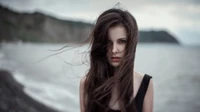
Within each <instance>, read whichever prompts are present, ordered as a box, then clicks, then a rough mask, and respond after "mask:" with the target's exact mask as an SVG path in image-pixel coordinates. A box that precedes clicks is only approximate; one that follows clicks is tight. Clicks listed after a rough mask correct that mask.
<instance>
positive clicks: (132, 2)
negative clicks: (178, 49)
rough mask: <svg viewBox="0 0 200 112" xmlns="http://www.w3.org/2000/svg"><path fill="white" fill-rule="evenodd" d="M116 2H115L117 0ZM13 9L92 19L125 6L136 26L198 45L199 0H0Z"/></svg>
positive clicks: (88, 20)
mask: <svg viewBox="0 0 200 112" xmlns="http://www.w3.org/2000/svg"><path fill="white" fill-rule="evenodd" d="M118 2H119V3H120V5H117V6H116V4H117V3H118ZM0 4H1V5H3V6H6V7H8V8H11V9H12V10H15V11H17V12H30V13H33V12H35V11H37V12H42V13H45V14H47V15H51V16H54V17H56V18H59V19H65V20H67V19H68V20H75V21H84V22H89V23H95V21H96V19H97V17H98V16H99V15H100V14H101V13H102V12H103V11H105V10H107V9H109V8H113V7H120V8H122V9H124V10H128V11H129V12H130V13H131V14H132V15H133V16H134V17H135V18H136V21H137V23H138V27H139V29H140V30H145V31H149V30H155V31H157V30H166V31H168V32H169V33H170V34H171V35H173V36H174V37H176V38H177V39H178V40H179V41H180V42H181V43H182V44H185V45H200V0H0Z"/></svg>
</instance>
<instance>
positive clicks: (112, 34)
mask: <svg viewBox="0 0 200 112" xmlns="http://www.w3.org/2000/svg"><path fill="white" fill-rule="evenodd" d="M108 37H109V39H111V40H115V39H121V38H125V39H126V38H127V32H126V29H125V27H124V26H121V25H120V26H115V27H111V28H109V29H108Z"/></svg>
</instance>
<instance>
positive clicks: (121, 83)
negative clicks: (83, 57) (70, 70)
mask: <svg viewBox="0 0 200 112" xmlns="http://www.w3.org/2000/svg"><path fill="white" fill-rule="evenodd" d="M90 37H91V39H90V40H91V52H90V68H89V71H88V73H87V74H86V76H84V77H83V78H82V79H81V81H80V108H81V112H152V111H153V84H152V80H151V76H149V75H147V74H145V75H143V74H140V73H138V72H135V71H134V59H135V51H136V45H137V41H138V27H137V23H136V20H135V19H134V17H133V16H132V15H131V14H130V13H129V12H128V11H123V10H120V9H109V10H107V11H105V12H103V13H102V14H101V15H100V16H99V17H98V19H97V22H96V24H95V26H94V29H93V32H92V34H91V36H90Z"/></svg>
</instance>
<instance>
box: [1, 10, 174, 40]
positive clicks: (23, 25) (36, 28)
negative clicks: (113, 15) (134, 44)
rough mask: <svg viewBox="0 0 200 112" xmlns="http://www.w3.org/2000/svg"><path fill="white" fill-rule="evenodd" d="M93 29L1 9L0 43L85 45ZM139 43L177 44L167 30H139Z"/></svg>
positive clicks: (88, 25)
mask: <svg viewBox="0 0 200 112" xmlns="http://www.w3.org/2000/svg"><path fill="white" fill-rule="evenodd" d="M92 27H93V25H92V24H89V23H84V22H77V21H69V20H60V19H57V18H55V17H51V16H48V15H45V14H42V13H39V12H35V13H32V14H29V13H17V12H14V11H12V10H10V9H8V8H5V7H2V6H0V42H1V41H8V42H10V41H23V42H52V43H65V42H82V41H84V40H86V39H87V38H88V37H89V34H90V32H91V30H92ZM139 42H150V43H152V42H162V43H178V41H177V40H176V38H174V37H173V36H172V35H170V34H169V33H168V32H166V31H140V32H139Z"/></svg>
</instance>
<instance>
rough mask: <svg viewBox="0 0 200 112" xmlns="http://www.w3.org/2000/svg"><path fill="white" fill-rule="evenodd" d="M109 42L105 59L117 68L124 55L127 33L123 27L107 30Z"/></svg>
mask: <svg viewBox="0 0 200 112" xmlns="http://www.w3.org/2000/svg"><path fill="white" fill-rule="evenodd" d="M108 36H109V42H108V47H107V50H108V51H107V58H108V62H109V64H110V65H112V66H113V67H118V66H119V65H120V62H121V61H122V59H123V57H124V53H125V46H126V41H127V32H126V29H125V27H124V26H122V25H118V26H115V27H111V28H109V30H108Z"/></svg>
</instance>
